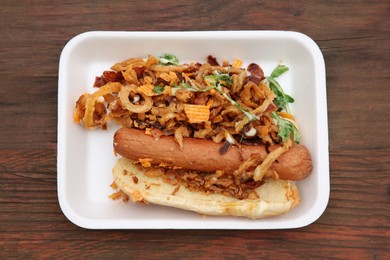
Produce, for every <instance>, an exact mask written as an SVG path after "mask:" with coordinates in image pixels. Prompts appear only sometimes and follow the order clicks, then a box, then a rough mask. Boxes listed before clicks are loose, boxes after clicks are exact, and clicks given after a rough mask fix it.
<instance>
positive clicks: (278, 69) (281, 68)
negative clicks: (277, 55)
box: [269, 64, 289, 78]
mask: <svg viewBox="0 0 390 260" xmlns="http://www.w3.org/2000/svg"><path fill="white" fill-rule="evenodd" d="M288 70H289V68H288V67H287V66H286V65H280V64H279V65H278V66H277V67H276V68H275V69H274V70H273V71H272V73H271V76H269V77H270V78H277V77H279V76H280V75H282V74H283V73H285V72H286V71H288Z"/></svg>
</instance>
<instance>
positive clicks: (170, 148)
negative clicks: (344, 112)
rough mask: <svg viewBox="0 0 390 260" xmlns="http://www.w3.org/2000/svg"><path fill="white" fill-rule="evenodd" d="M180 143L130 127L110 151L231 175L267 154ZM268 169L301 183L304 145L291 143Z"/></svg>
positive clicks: (306, 167)
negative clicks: (223, 151) (251, 159)
mask: <svg viewBox="0 0 390 260" xmlns="http://www.w3.org/2000/svg"><path fill="white" fill-rule="evenodd" d="M183 142H184V145H183V150H180V148H179V145H178V144H177V142H175V140H174V137H172V136H161V137H160V138H159V139H155V138H154V137H153V136H150V135H146V134H144V131H142V130H137V129H133V128H121V129H119V130H118V131H117V132H116V133H115V135H114V149H115V151H116V152H117V153H118V154H120V155H122V156H123V157H125V158H128V159H131V160H134V161H137V160H139V159H151V163H152V164H155V165H159V164H161V163H164V164H167V165H168V166H171V167H177V168H183V169H187V170H196V171H203V172H215V171H217V170H223V171H225V172H226V173H233V171H234V170H236V169H238V168H239V166H240V164H242V163H243V162H244V161H246V160H247V159H248V158H250V157H251V155H253V154H257V155H259V156H260V157H262V158H266V156H267V155H268V152H267V150H266V147H265V145H255V146H251V145H240V146H232V147H231V148H230V149H229V151H228V152H227V153H225V154H223V155H222V154H221V153H220V152H219V148H220V147H221V145H220V144H216V143H214V142H212V141H210V140H204V139H196V138H185V139H184V141H183ZM276 147H277V146H276V145H275V146H270V147H269V150H270V151H272V150H274V149H276ZM271 168H272V169H273V170H275V171H276V172H277V174H278V175H279V178H280V179H284V180H301V179H303V178H305V177H306V176H307V175H309V174H310V172H311V171H312V162H311V157H310V153H309V151H308V149H307V148H306V147H305V146H303V145H299V144H293V145H292V147H291V148H290V149H289V150H288V151H287V152H286V153H284V154H282V155H281V156H280V157H278V160H277V162H274V163H273V164H272V166H271Z"/></svg>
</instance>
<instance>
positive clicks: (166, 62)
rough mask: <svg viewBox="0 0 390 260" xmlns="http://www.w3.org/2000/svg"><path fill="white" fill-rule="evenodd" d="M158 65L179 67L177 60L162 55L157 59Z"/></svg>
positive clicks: (171, 56)
mask: <svg viewBox="0 0 390 260" xmlns="http://www.w3.org/2000/svg"><path fill="white" fill-rule="evenodd" d="M158 63H159V64H160V65H165V66H167V65H175V66H179V65H180V64H179V59H178V58H177V57H176V56H175V55H173V54H164V55H162V56H160V57H159V60H158Z"/></svg>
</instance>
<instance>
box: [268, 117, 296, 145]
mask: <svg viewBox="0 0 390 260" xmlns="http://www.w3.org/2000/svg"><path fill="white" fill-rule="evenodd" d="M271 117H272V118H273V119H275V121H276V124H277V126H278V127H279V131H278V136H279V137H280V138H281V139H282V142H285V141H286V140H287V139H289V138H290V137H291V134H292V135H293V136H294V142H296V143H299V141H300V140H301V133H300V132H299V130H298V128H297V127H296V126H295V124H294V123H292V122H291V121H290V120H288V119H285V118H283V117H281V116H280V115H278V113H276V112H272V113H271Z"/></svg>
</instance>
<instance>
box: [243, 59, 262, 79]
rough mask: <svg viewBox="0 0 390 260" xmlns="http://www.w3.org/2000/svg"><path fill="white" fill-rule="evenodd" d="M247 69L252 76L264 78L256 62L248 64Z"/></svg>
mask: <svg viewBox="0 0 390 260" xmlns="http://www.w3.org/2000/svg"><path fill="white" fill-rule="evenodd" d="M247 70H248V71H249V72H250V73H251V75H252V76H257V77H259V78H260V79H261V80H263V79H265V77H264V72H263V70H262V69H261V68H260V66H259V65H257V64H256V63H251V64H249V65H248V68H247ZM261 80H260V81H261Z"/></svg>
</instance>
